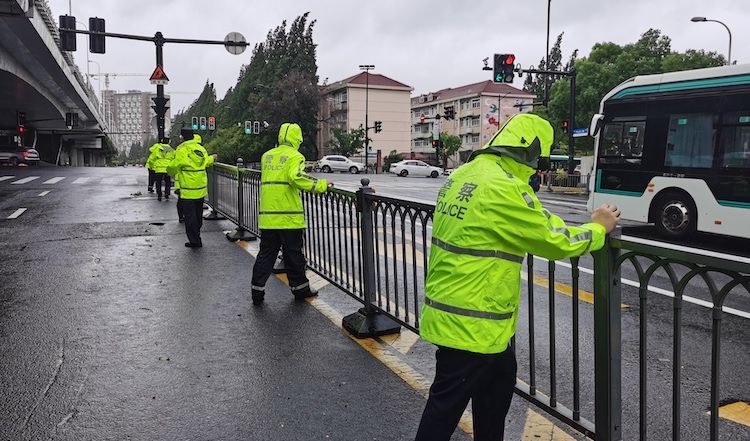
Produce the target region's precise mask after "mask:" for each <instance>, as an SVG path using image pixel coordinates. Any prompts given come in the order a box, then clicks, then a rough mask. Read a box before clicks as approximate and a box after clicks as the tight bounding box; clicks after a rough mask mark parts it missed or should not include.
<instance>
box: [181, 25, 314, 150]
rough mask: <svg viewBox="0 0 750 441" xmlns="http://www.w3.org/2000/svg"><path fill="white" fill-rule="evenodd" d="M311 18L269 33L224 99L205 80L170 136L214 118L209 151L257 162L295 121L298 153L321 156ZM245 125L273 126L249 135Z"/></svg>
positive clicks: (205, 135)
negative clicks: (195, 118)
mask: <svg viewBox="0 0 750 441" xmlns="http://www.w3.org/2000/svg"><path fill="white" fill-rule="evenodd" d="M308 15H309V13H305V14H303V15H301V16H299V17H297V18H296V19H295V20H294V21H293V22H292V23H291V25H289V26H287V22H286V21H283V22H282V23H281V24H280V25H279V26H277V27H276V28H274V29H271V30H270V31H269V32H268V34H267V35H266V40H265V41H264V42H259V43H257V44H256V45H255V47H254V48H253V51H252V53H251V58H250V61H249V63H248V64H247V65H244V66H242V68H241V69H240V72H239V76H238V79H237V83H236V84H235V85H234V86H233V87H231V88H230V89H229V90H228V91H227V93H226V95H225V96H224V98H222V99H221V100H217V99H216V92H215V90H214V87H213V84H210V83H209V82H206V86H205V87H204V89H203V91H202V92H201V95H200V96H199V97H198V99H196V100H195V101H194V102H193V103H192V104H191V105H190V107H188V109H187V110H185V111H184V112H183V113H180V114H178V115H177V116H176V117H175V123H174V124H173V126H172V131H171V136H172V137H176V136H177V135H179V131H180V127H182V125H183V124H185V125H189V124H190V118H191V117H193V116H206V117H208V116H215V117H216V124H217V130H216V131H214V132H205V133H203V132H202V133H201V136H203V139H204V144H205V145H206V147H207V148H209V150H211V151H213V152H215V153H218V154H219V155H220V159H221V160H222V161H228V162H234V161H235V160H236V157H235V158H231V157H229V156H231V155H236V156H239V157H242V158H243V159H244V160H245V161H246V162H255V161H257V160H259V158H260V156H261V155H262V154H263V152H265V151H266V150H269V149H271V148H273V147H274V146H275V145H276V135H277V133H278V128H279V127H280V126H281V124H282V123H284V122H296V123H298V124H299V125H300V126H301V127H302V133H303V137H304V142H303V144H302V147H301V148H300V151H301V152H302V153H303V154H304V155H305V156H306V157H307V158H308V159H313V158H315V157H317V151H318V146H317V145H316V139H317V136H316V134H317V127H318V124H317V114H318V106H319V98H320V92H319V90H318V74H317V71H318V66H317V61H316V50H317V47H316V44H315V42H314V41H313V29H314V27H315V20H309V18H308ZM245 121H259V122H261V123H262V122H263V121H266V122H268V124H269V125H268V128H267V129H266V128H264V127H263V125H262V124H261V133H260V134H257V135H256V134H252V135H245V134H244V131H243V126H244V122H245ZM225 155H226V156H227V157H226V158H225Z"/></svg>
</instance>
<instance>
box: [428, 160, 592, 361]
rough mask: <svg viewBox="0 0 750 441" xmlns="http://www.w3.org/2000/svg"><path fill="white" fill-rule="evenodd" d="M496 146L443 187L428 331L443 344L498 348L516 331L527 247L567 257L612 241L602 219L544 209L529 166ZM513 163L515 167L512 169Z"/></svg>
mask: <svg viewBox="0 0 750 441" xmlns="http://www.w3.org/2000/svg"><path fill="white" fill-rule="evenodd" d="M523 167H525V168H528V167H526V166H522V165H521V164H518V163H516V162H515V161H514V160H512V159H510V158H508V157H502V156H500V155H496V154H493V153H492V152H488V154H481V155H476V156H475V157H474V158H473V160H472V161H471V162H469V163H467V164H465V165H463V166H461V167H460V168H458V169H457V170H456V171H455V172H453V173H452V174H451V176H450V177H449V178H448V179H447V180H446V183H445V185H444V186H443V187H442V188H441V190H440V192H439V194H438V199H437V205H436V207H435V216H434V222H433V232H432V247H431V249H430V261H429V270H428V276H427V282H426V287H425V291H426V295H425V304H424V306H423V307H422V316H421V320H420V335H421V336H422V338H424V339H425V340H428V341H430V342H432V343H435V344H437V345H440V346H447V347H451V348H456V349H461V350H466V351H471V352H475V353H484V354H495V353H500V352H503V351H504V350H505V349H506V348H507V346H508V343H509V342H510V339H511V337H513V335H514V334H515V331H516V323H517V320H518V305H519V301H520V289H521V266H522V262H523V260H524V257H525V255H526V253H530V254H534V255H537V256H541V257H545V258H548V259H562V258H566V257H572V256H577V255H581V254H584V253H586V252H589V251H594V250H597V249H599V248H601V247H602V246H603V245H604V238H605V229H604V227H602V226H601V225H598V224H585V225H582V226H581V227H568V226H566V225H565V223H564V222H563V220H562V219H560V218H559V217H557V216H555V215H553V214H552V213H550V212H549V211H547V210H546V209H544V208H543V207H542V205H541V203H540V202H539V200H538V199H537V197H536V195H535V194H534V191H533V190H532V189H531V187H529V185H528V176H529V174H530V173H531V172H532V169H531V168H528V174H524V173H525V172H524V171H523V170H522V168H523ZM511 171H513V173H511Z"/></svg>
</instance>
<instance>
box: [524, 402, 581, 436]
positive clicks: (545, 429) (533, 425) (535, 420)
mask: <svg viewBox="0 0 750 441" xmlns="http://www.w3.org/2000/svg"><path fill="white" fill-rule="evenodd" d="M521 440H522V441H575V438H573V437H572V436H570V435H568V434H567V433H566V432H565V431H563V430H562V429H560V428H559V427H557V426H555V424H554V423H553V422H552V421H550V420H548V419H547V418H545V417H543V416H542V415H541V414H539V413H537V412H534V411H533V410H531V409H528V411H527V413H526V425H525V426H524V429H523V436H522V437H521Z"/></svg>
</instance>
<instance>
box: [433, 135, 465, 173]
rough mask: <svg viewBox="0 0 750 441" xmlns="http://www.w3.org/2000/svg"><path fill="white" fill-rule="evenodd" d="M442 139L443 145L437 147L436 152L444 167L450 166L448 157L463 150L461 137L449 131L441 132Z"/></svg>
mask: <svg viewBox="0 0 750 441" xmlns="http://www.w3.org/2000/svg"><path fill="white" fill-rule="evenodd" d="M440 141H441V147H438V148H437V149H436V152H435V154H436V156H437V159H438V162H439V163H441V164H443V168H448V158H450V157H451V156H453V155H455V154H456V153H457V152H458V151H459V150H461V138H459V137H458V136H456V135H450V134H448V133H447V132H440Z"/></svg>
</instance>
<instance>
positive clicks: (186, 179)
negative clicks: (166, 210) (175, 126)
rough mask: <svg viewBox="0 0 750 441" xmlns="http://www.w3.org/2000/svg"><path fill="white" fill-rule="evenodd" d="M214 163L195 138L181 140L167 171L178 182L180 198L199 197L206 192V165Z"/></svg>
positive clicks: (203, 195)
mask: <svg viewBox="0 0 750 441" xmlns="http://www.w3.org/2000/svg"><path fill="white" fill-rule="evenodd" d="M213 163H214V158H213V156H210V155H209V154H208V152H207V151H206V149H205V148H203V146H202V145H200V144H199V143H198V142H197V141H196V140H194V139H193V140H190V141H186V142H183V143H182V144H180V145H179V146H178V147H177V151H176V152H175V155H174V159H173V160H172V161H171V162H170V163H169V166H168V167H167V172H168V173H169V174H171V175H174V176H175V177H176V179H177V180H178V181H179V183H180V186H179V188H180V199H200V198H203V197H206V194H208V176H207V175H206V167H208V166H210V165H211V164H213Z"/></svg>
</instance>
